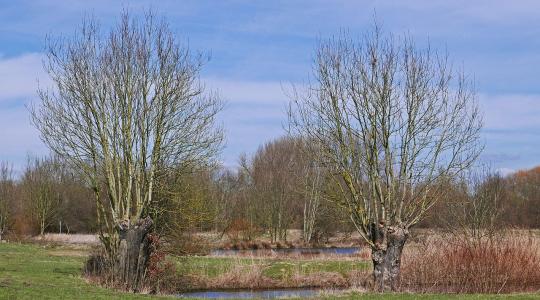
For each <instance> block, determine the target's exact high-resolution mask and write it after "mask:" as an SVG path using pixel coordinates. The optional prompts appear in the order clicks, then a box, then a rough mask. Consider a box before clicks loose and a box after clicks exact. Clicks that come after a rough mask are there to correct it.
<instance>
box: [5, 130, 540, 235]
mask: <svg viewBox="0 0 540 300" xmlns="http://www.w3.org/2000/svg"><path fill="white" fill-rule="evenodd" d="M310 150H312V149H309V145H308V144H307V143H305V142H304V141H302V140H300V139H297V138H291V137H283V138H279V139H276V140H273V141H270V142H268V143H266V144H264V145H262V146H261V147H259V149H258V150H257V151H256V152H255V153H254V154H252V155H251V156H247V155H242V156H241V157H240V158H239V167H237V168H235V169H231V168H226V167H223V166H211V167H189V168H185V170H182V171H181V172H174V175H170V176H169V175H167V174H161V176H159V180H158V187H159V188H158V189H156V192H155V197H156V199H158V200H157V201H156V203H158V204H156V205H155V206H154V207H155V209H156V210H157V207H159V211H154V212H152V214H153V215H155V216H156V219H157V221H156V224H157V228H158V230H159V231H160V232H161V233H163V234H165V235H166V236H169V238H172V239H176V240H185V239H186V238H187V237H190V236H191V234H192V233H195V232H202V231H215V232H218V233H221V234H223V235H228V237H229V238H232V239H238V240H251V239H256V238H258V237H260V236H261V235H263V234H266V235H268V236H269V238H270V239H271V240H272V241H273V242H276V241H285V240H287V238H288V236H287V229H299V230H301V231H302V232H303V236H302V238H303V240H304V241H308V242H314V243H319V242H324V241H325V240H326V239H327V238H329V237H331V236H333V235H335V234H336V233H338V232H341V233H350V232H353V231H354V228H352V225H351V224H350V222H348V219H347V213H346V212H345V211H343V209H344V208H343V207H340V206H339V204H337V203H339V201H328V200H329V199H331V198H332V197H339V196H338V195H339V193H338V192H337V190H336V189H337V188H339V187H338V185H336V184H335V183H333V182H332V181H331V180H329V179H328V178H329V176H327V174H326V173H327V172H330V171H331V170H320V169H314V167H313V166H314V165H315V164H314V163H313V162H312V161H311V159H310V158H309V157H310V156H309V155H307V153H308V152H309V151H310ZM178 174H181V175H178ZM438 184H441V185H444V189H445V190H446V191H447V192H446V193H444V194H445V196H444V197H447V199H443V201H438V202H437V204H436V207H435V208H434V209H432V210H430V212H429V214H428V216H427V217H426V218H425V219H424V220H423V221H422V222H421V223H419V224H418V227H429V228H446V227H448V228H455V226H456V225H459V223H467V224H469V227H470V224H473V227H472V228H474V227H476V228H479V229H485V228H490V227H495V226H496V227H501V226H505V227H507V226H514V227H521V228H540V218H539V217H538V216H540V193H539V191H538V189H539V187H540V167H539V168H535V169H531V170H527V171H519V172H517V173H514V174H512V175H509V176H506V177H501V176H499V175H497V174H495V173H492V172H490V171H489V170H486V169H485V168H484V169H482V170H480V171H478V170H477V171H473V172H471V173H469V174H468V175H467V176H464V177H462V178H447V179H446V180H444V182H442V181H441V182H439V183H438ZM93 197H94V196H93V193H92V191H91V190H90V189H89V188H88V185H87V184H86V183H85V181H84V179H83V177H82V176H81V174H79V173H78V172H77V170H74V169H72V168H70V167H69V166H68V165H66V164H65V163H63V162H62V161H61V160H60V159H58V158H55V157H44V158H29V159H28V160H27V165H26V168H25V169H24V170H23V172H22V174H19V175H16V174H15V173H14V171H13V169H12V167H11V165H10V164H9V163H8V162H3V163H1V165H0V234H3V235H4V236H5V235H6V234H11V235H12V236H20V235H23V236H24V235H37V234H43V233H45V232H54V233H58V232H63V233H92V232H95V231H96V230H97V224H96V207H95V201H94V198H93ZM334 200H335V199H334ZM158 216H159V217H158ZM448 225H450V226H448Z"/></svg>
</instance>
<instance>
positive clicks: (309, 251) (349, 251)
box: [211, 247, 360, 256]
mask: <svg viewBox="0 0 540 300" xmlns="http://www.w3.org/2000/svg"><path fill="white" fill-rule="evenodd" d="M359 251H360V248H359V247H339V248H280V249H257V250H251V249H247V250H233V249H231V250H214V251H212V252H211V255H216V256H232V255H239V254H240V255H242V254H244V255H245V254H253V255H257V254H267V253H275V254H301V255H318V254H334V255H354V254H356V253H358V252H359Z"/></svg>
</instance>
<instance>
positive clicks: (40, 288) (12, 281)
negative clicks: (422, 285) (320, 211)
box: [0, 242, 540, 299]
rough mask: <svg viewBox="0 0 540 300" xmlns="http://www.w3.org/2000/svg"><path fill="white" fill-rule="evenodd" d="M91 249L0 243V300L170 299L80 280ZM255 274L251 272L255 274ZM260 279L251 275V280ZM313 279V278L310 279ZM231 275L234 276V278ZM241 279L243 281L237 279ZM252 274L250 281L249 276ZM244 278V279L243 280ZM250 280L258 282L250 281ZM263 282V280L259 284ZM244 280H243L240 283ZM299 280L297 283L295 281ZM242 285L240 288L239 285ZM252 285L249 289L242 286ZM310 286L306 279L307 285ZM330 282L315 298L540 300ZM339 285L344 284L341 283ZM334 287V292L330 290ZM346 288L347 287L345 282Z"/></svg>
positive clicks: (278, 279) (299, 264)
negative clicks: (371, 289) (382, 290)
mask: <svg viewBox="0 0 540 300" xmlns="http://www.w3.org/2000/svg"><path fill="white" fill-rule="evenodd" d="M90 251H91V249H90V247H89V246H87V245H80V244H60V243H43V242H42V243H2V244H0V298H1V299H150V298H173V297H174V296H167V295H148V294H132V293H123V292H120V291H115V290H113V289H107V288H104V287H100V286H98V285H97V284H95V283H94V282H92V281H90V280H88V279H86V278H85V277H84V276H83V271H82V269H83V266H84V262H85V260H86V259H87V256H88V255H89V253H90ZM168 260H170V261H172V262H174V264H175V265H176V270H177V274H175V276H176V277H178V278H198V279H199V282H201V280H202V281H204V282H205V284H206V287H207V288H212V287H217V286H218V285H221V287H227V286H226V285H227V284H229V285H231V286H229V287H233V286H232V285H235V286H234V287H236V288H239V287H242V288H257V286H253V284H261V283H266V284H273V285H275V286H287V285H290V286H292V285H295V284H296V285H298V284H301V283H302V282H301V280H300V279H298V278H304V280H307V279H306V278H315V277H316V278H318V279H319V280H320V279H321V276H322V275H321V274H333V275H332V276H334V277H332V278H335V276H338V274H339V275H340V276H342V278H348V276H349V274H351V273H354V272H355V271H356V272H360V273H361V272H362V271H365V272H366V273H367V272H369V271H370V268H371V266H370V264H369V262H368V261H365V260H363V261H362V260H360V261H359V260H358V259H351V258H339V257H326V258H301V259H298V258H279V257H273V258H272V257H212V256H182V257H180V256H169V257H168ZM255 273H256V274H255ZM255 275H256V276H259V277H256V276H255ZM310 275H313V276H314V277H310ZM235 276H236V277H235ZM242 276H243V277H242ZM254 276H255V277H254ZM242 278H243V279H242ZM254 278H255V279H256V278H258V279H257V280H259V281H257V280H254ZM261 278H265V279H266V281H264V280H261ZM242 280H244V281H242ZM299 280H300V281H299ZM242 282H243V283H244V284H245V286H238V284H241V283H242ZM248 282H251V284H252V285H251V286H250V285H249V284H247V283H248ZM306 282H307V285H309V283H310V282H309V281H306ZM339 284H340V282H338V284H336V282H331V284H329V285H328V287H327V288H324V289H322V292H321V293H320V294H319V295H318V296H316V298H317V299H355V298H362V299H503V298H504V299H507V298H510V299H540V295H539V294H534V293H528V294H525V293H517V294H501V295H494V294H436V295H435V294H430V293H401V294H372V293H367V292H365V290H364V289H362V288H350V287H348V288H347V287H346V288H340V285H339ZM341 284H343V282H341ZM332 285H335V288H331V286H332ZM344 286H347V284H344Z"/></svg>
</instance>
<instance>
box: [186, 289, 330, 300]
mask: <svg viewBox="0 0 540 300" xmlns="http://www.w3.org/2000/svg"><path fill="white" fill-rule="evenodd" d="M319 292H320V289H275V290H230V291H199V292H187V293H181V294H178V295H177V296H178V297H180V298H184V297H190V298H206V299H231V298H234V299H275V298H293V297H296V298H299V297H300V298H304V297H313V296H316V295H317V294H318V293H319Z"/></svg>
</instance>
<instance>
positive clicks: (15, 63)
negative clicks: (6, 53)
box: [0, 53, 49, 103]
mask: <svg viewBox="0 0 540 300" xmlns="http://www.w3.org/2000/svg"><path fill="white" fill-rule="evenodd" d="M38 81H39V83H40V84H42V85H48V84H49V79H48V77H47V74H46V73H45V71H44V70H43V65H42V54H40V53H27V54H22V55H20V56H15V57H10V58H2V57H0V103H1V102H2V101H6V100H14V99H15V100H23V101H25V102H26V101H28V100H30V99H31V98H35V97H36V89H37V87H38Z"/></svg>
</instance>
